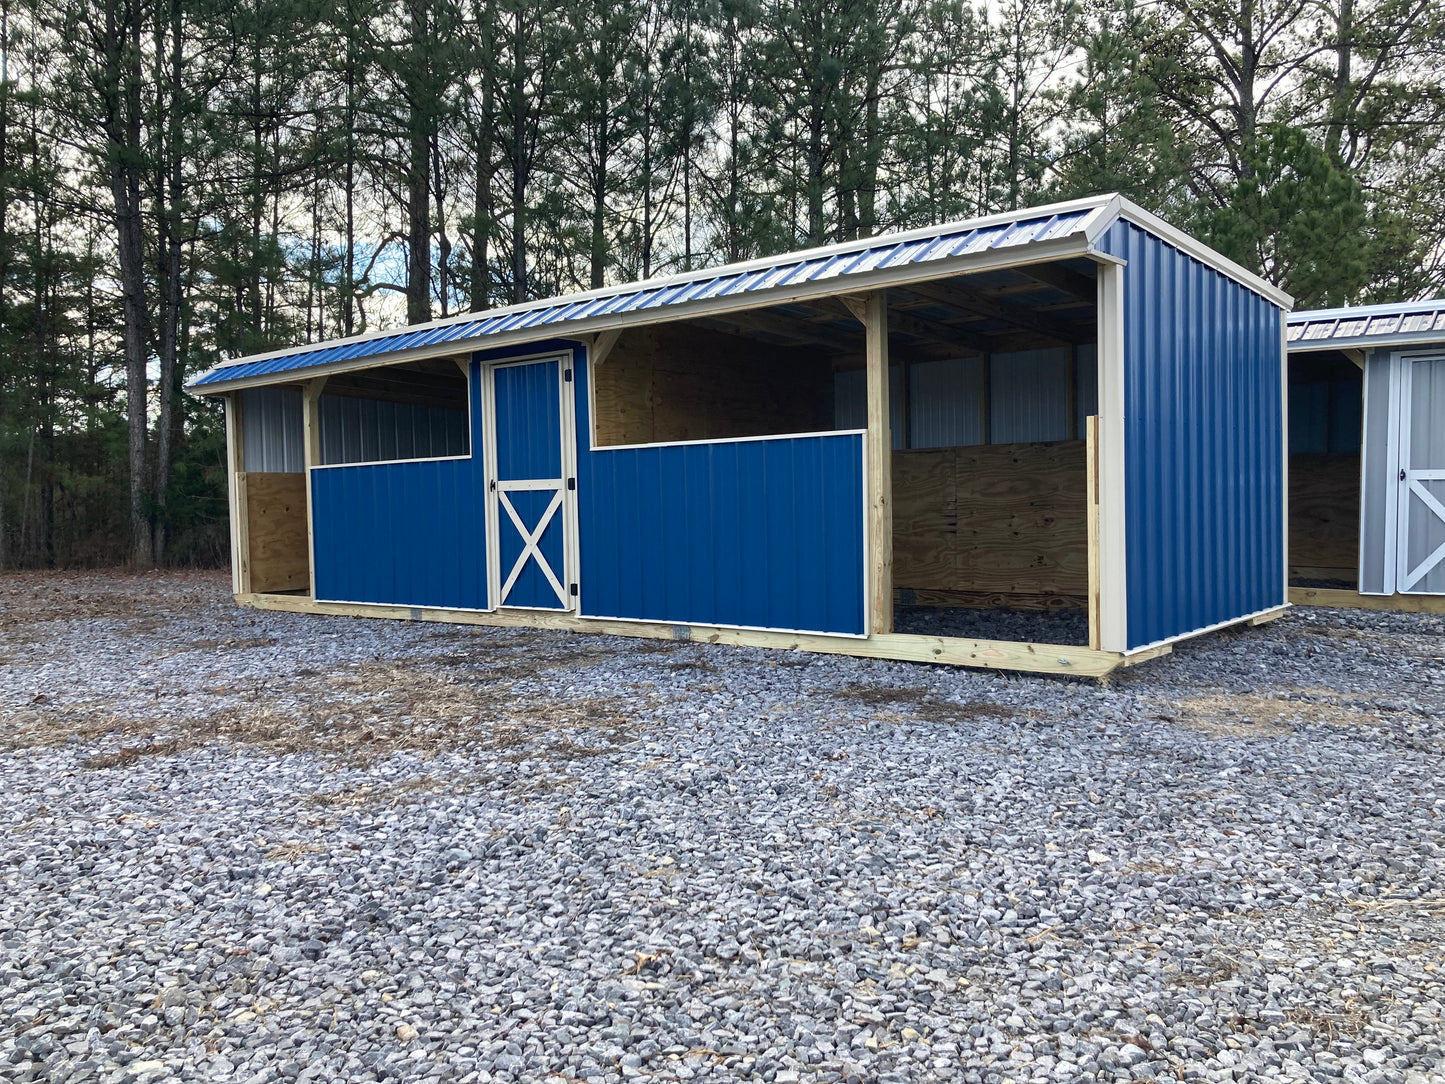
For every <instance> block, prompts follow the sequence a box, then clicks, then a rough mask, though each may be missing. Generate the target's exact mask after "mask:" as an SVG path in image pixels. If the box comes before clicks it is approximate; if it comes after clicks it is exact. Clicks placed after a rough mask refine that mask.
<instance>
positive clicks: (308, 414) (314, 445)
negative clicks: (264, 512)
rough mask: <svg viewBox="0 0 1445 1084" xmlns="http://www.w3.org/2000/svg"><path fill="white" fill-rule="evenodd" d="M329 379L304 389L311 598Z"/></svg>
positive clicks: (307, 385)
mask: <svg viewBox="0 0 1445 1084" xmlns="http://www.w3.org/2000/svg"><path fill="white" fill-rule="evenodd" d="M325 386H326V377H324V376H318V377H316V378H315V379H314V380H308V381H306V383H305V384H304V385H302V387H301V432H302V436H303V451H304V459H303V462H302V468H303V470H304V471H305V474H306V564H307V565H308V566H309V567H310V569H311V576H310V579H311V597H312V598H315V597H316V534H315V530H314V523H313V520H312V512H311V468H312V467H319V466H320V465H321V409H320V403H321V389H322V388H324V387H325Z"/></svg>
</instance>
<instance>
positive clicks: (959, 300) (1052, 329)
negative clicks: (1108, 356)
mask: <svg viewBox="0 0 1445 1084" xmlns="http://www.w3.org/2000/svg"><path fill="white" fill-rule="evenodd" d="M901 289H903V290H906V291H907V292H908V293H910V294H914V295H916V296H918V297H922V298H927V299H928V300H930V301H937V302H938V303H940V304H943V305H951V306H953V307H954V308H956V309H962V310H963V311H964V312H971V313H974V314H975V315H978V316H986V317H988V318H989V319H991V320H998V321H1001V322H1002V323H1005V324H1009V325H1011V326H1013V327H1017V328H1022V329H1023V330H1025V331H1031V332H1033V333H1034V334H1036V335H1042V336H1043V337H1044V338H1047V339H1053V340H1054V341H1056V342H1060V343H1066V344H1067V343H1075V344H1077V343H1085V342H1091V341H1092V340H1093V336H1092V335H1090V334H1089V333H1088V332H1087V331H1084V330H1082V329H1079V328H1073V327H1069V326H1068V325H1066V324H1064V323H1062V322H1061V321H1058V320H1055V319H1053V318H1052V317H1049V316H1045V315H1043V314H1041V313H1037V312H1030V311H1029V310H1027V309H1025V308H1022V307H1020V306H1015V305H1010V304H1007V303H1005V302H1003V301H999V300H996V299H995V298H991V297H986V296H984V295H983V294H981V293H978V292H977V291H974V290H970V289H968V288H967V287H964V286H960V285H959V284H958V283H957V282H942V281H934V282H910V283H908V284H907V285H906V286H903V287H901Z"/></svg>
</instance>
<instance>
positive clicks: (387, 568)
mask: <svg viewBox="0 0 1445 1084" xmlns="http://www.w3.org/2000/svg"><path fill="white" fill-rule="evenodd" d="M480 383H481V382H480V381H479V380H478V379H477V373H476V366H475V364H474V365H473V371H472V381H471V407H472V410H471V414H472V448H473V449H474V450H477V449H480V448H481V444H480V441H481V436H482V426H481V417H482V411H481V393H480ZM311 508H312V524H313V531H314V538H315V547H316V548H315V556H316V597H317V598H318V599H320V600H322V601H328V602H375V603H383V604H388V605H396V606H446V607H455V608H458V609H468V610H483V609H486V608H487V559H486V554H487V547H486V526H487V525H486V476H485V471H484V469H483V464H482V459H481V456H480V455H479V454H473V456H472V457H471V458H469V459H448V460H433V461H430V462H428V461H422V462H414V463H377V464H367V465H364V466H347V467H326V468H323V469H320V470H313V471H312V472H311Z"/></svg>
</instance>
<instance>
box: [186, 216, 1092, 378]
mask: <svg viewBox="0 0 1445 1084" xmlns="http://www.w3.org/2000/svg"><path fill="white" fill-rule="evenodd" d="M925 236H926V235H925ZM1087 254H1088V242H1087V240H1086V239H1085V237H1084V235H1083V234H1082V233H1080V232H1077V231H1076V232H1073V233H1070V234H1068V235H1066V236H1064V237H1058V238H1054V239H1053V240H1051V241H1036V242H1031V243H1030V244H1027V245H1019V246H1014V247H1009V248H996V249H995V248H991V249H985V250H984V251H982V252H978V253H970V254H968V255H964V256H954V257H950V258H949V259H946V260H932V261H929V262H928V263H926V264H903V265H901V266H898V267H884V268H879V269H877V270H874V271H869V272H865V273H862V274H857V275H835V276H833V277H832V278H827V279H822V280H818V281H814V282H804V283H799V284H797V285H796V286H782V287H778V288H776V289H774V290H755V291H751V292H748V293H741V294H725V295H723V296H721V297H710V298H704V299H702V300H700V301H683V302H679V303H678V304H675V305H663V306H660V307H658V308H651V309H632V310H629V311H625V312H618V313H604V314H602V315H600V316H584V317H580V318H578V319H575V320H567V321H563V322H561V323H556V324H536V325H533V326H530V327H525V328H518V329H516V330H514V331H503V332H498V333H497V334H495V335H486V336H483V337H480V338H476V339H460V340H454V341H452V342H446V343H431V344H428V345H426V346H418V347H413V348H412V349H410V350H399V351H395V352H392V353H386V354H370V355H367V356H365V357H360V358H345V359H342V360H340V361H334V362H329V363H327V364H323V365H314V366H304V367H299V368H296V369H285V370H281V371H279V372H274V373H260V374H257V375H255V376H250V377H241V378H239V379H237V380H225V381H214V382H212V383H209V384H201V385H194V384H193V385H190V386H189V390H191V391H193V392H195V393H197V394H200V395H219V394H221V393H223V392H228V391H235V390H237V389H238V388H254V387H263V386H265V385H268V384H295V383H298V382H299V381H302V380H305V379H309V378H311V377H314V376H330V375H334V374H336V373H347V372H356V371H358V370H361V369H375V368H378V367H380V366H383V365H397V364H400V363H402V362H407V361H417V360H420V359H422V358H433V357H446V356H448V355H456V354H471V353H472V352H473V351H475V350H494V349H498V348H501V347H506V346H517V345H521V344H523V343H530V342H538V341H540V340H543V339H572V340H576V341H579V342H580V341H582V336H587V335H592V334H594V333H595V332H599V331H611V330H614V329H618V330H620V329H624V328H628V327H637V326H643V325H647V324H663V323H670V322H672V321H675V320H686V319H689V318H691V317H694V316H709V315H719V314H722V313H728V312H745V311H748V310H750V309H763V308H770V307H772V306H775V305H787V304H791V303H793V302H796V301H802V300H807V299H810V298H819V297H835V296H838V295H840V294H854V293H863V292H867V291H869V290H876V289H878V288H880V287H884V286H906V285H907V284H908V283H910V282H927V281H930V280H934V279H943V278H951V277H952V276H954V275H961V274H967V273H970V272H974V271H987V270H995V269H1000V268H1009V267H1027V266H1028V265H1029V264H1035V263H1047V262H1050V261H1053V260H1065V259H1069V258H1071V257H1075V256H1086V255H1087ZM492 315H496V313H493V314H492ZM473 318H474V319H475V314H473ZM387 334H388V335H394V334H397V332H395V331H390V332H387ZM862 346H863V341H862V337H861V336H860V337H859V348H860V349H861V348H862ZM296 352H297V351H296V350H294V349H293V350H289V351H283V352H282V355H289V354H294V353H296ZM250 360H252V361H260V360H263V359H261V358H253V359H250ZM233 364H234V363H233ZM229 367H230V366H229V365H227V366H222V367H221V369H222V371H224V369H225V368H229ZM212 371H215V370H212Z"/></svg>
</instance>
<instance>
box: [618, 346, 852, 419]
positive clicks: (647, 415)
mask: <svg viewBox="0 0 1445 1084" xmlns="http://www.w3.org/2000/svg"><path fill="white" fill-rule="evenodd" d="M800 324H803V326H806V325H805V324H804V322H802V321H800ZM862 338H863V337H862V336H861V335H860V336H858V341H859V346H860V347H861V346H862ZM606 358H607V363H606V364H605V365H601V366H597V365H594V366H593V368H592V380H593V411H594V414H595V418H594V421H593V426H594V431H595V433H596V442H597V446H598V447H606V446H612V445H618V444H650V443H661V442H669V441H680V440H722V439H726V438H728V437H754V436H767V435H769V434H774V433H812V432H818V431H820V430H824V429H831V428H832V427H833V414H832V395H833V370H832V364H831V362H830V361H829V359H828V356H827V355H826V354H823V353H821V352H815V351H809V350H806V349H803V348H800V347H796V346H790V347H784V346H777V345H773V344H770V343H762V342H758V341H757V340H755V339H747V338H742V337H740V336H736V335H729V334H727V333H726V332H723V331H718V330H716V329H714V328H704V327H700V326H698V325H696V324H661V325H658V326H655V327H646V328H637V329H631V330H628V331H626V332H624V333H623V334H622V335H621V336H620V337H619V338H618V339H617V341H616V342H615V344H614V345H613V347H612V348H611V350H610V351H609V352H608V353H607V355H606Z"/></svg>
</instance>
